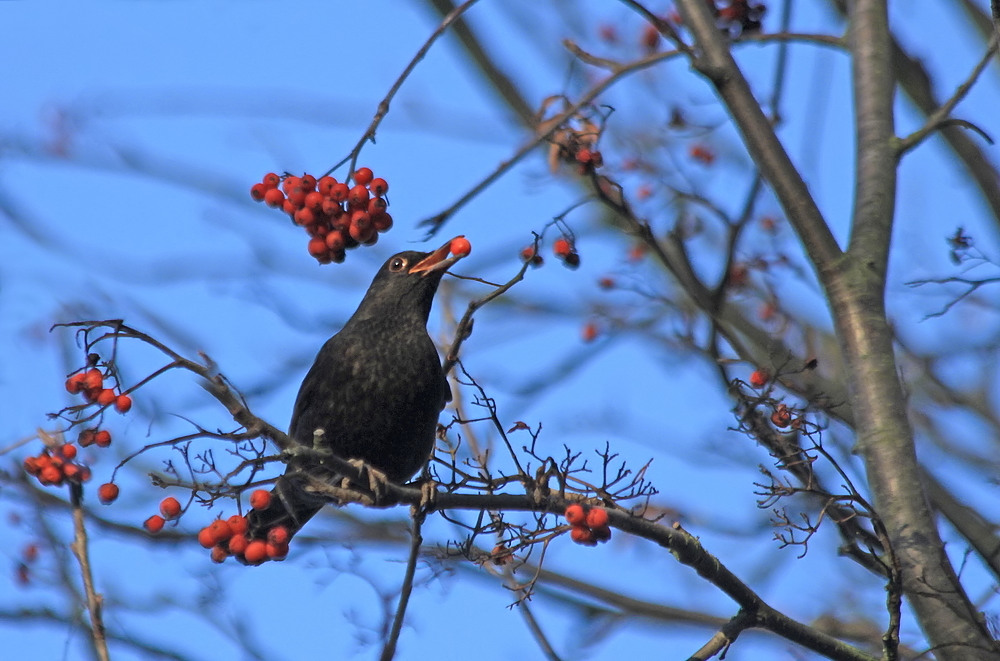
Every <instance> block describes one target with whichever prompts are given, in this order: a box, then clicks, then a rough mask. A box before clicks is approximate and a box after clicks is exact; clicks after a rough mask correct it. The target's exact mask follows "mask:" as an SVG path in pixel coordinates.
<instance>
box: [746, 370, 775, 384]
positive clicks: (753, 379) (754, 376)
mask: <svg viewBox="0 0 1000 661" xmlns="http://www.w3.org/2000/svg"><path fill="white" fill-rule="evenodd" d="M770 378H771V376H770V375H769V374H768V373H767V370H763V369H755V370H754V371H753V372H751V373H750V385H751V386H753V387H754V388H763V387H764V386H765V385H767V382H768V380H769V379H770Z"/></svg>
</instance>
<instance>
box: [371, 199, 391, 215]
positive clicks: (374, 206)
mask: <svg viewBox="0 0 1000 661" xmlns="http://www.w3.org/2000/svg"><path fill="white" fill-rule="evenodd" d="M387 206H388V205H387V204H386V203H385V200H383V199H382V198H381V197H373V198H372V199H370V200H368V207H367V211H368V214H369V215H375V214H377V213H385V210H386V208H387Z"/></svg>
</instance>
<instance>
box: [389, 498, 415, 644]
mask: <svg viewBox="0 0 1000 661" xmlns="http://www.w3.org/2000/svg"><path fill="white" fill-rule="evenodd" d="M423 521H424V510H423V509H422V508H420V507H414V508H413V537H412V538H411V540H410V557H409V559H408V560H407V562H406V575H405V576H404V577H403V587H402V589H401V590H400V592H399V603H398V604H397V605H396V616H395V617H394V618H393V620H392V630H391V631H390V632H389V638H388V639H387V640H386V641H385V646H384V647H383V648H382V656H381V657H380V659H381V661H390V659H392V657H393V656H395V654H396V643H397V642H398V641H399V634H400V632H401V631H402V630H403V620H404V619H405V618H406V606H407V604H409V603H410V595H411V594H412V593H413V577H414V576H415V575H416V573H417V560H418V559H419V558H420V547H421V546H422V545H423V543H424V538H423V536H422V535H421V534H420V526H421V524H422V523H423Z"/></svg>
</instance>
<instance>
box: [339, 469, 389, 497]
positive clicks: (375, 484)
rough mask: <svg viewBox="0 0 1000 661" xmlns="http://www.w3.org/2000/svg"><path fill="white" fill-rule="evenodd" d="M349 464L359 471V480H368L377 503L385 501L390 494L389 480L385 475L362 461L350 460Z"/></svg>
mask: <svg viewBox="0 0 1000 661" xmlns="http://www.w3.org/2000/svg"><path fill="white" fill-rule="evenodd" d="M347 463H349V464H350V465H352V466H354V467H355V468H357V469H358V473H359V479H361V480H364V479H366V478H367V480H368V490H369V491H370V492H371V493H372V495H373V496H374V498H375V502H376V503H378V502H379V501H381V500H383V499H384V498H385V496H386V494H387V493H388V492H389V488H388V487H389V478H388V477H386V475H385V473H383V472H382V471H380V470H377V469H375V468H372V467H371V466H369V465H368V464H366V463H365V462H364V461H362V460H361V459H348V460H347Z"/></svg>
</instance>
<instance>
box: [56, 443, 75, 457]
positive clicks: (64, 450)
mask: <svg viewBox="0 0 1000 661" xmlns="http://www.w3.org/2000/svg"><path fill="white" fill-rule="evenodd" d="M59 454H61V455H62V456H63V459H68V460H73V459H75V458H76V446H75V445H73V444H72V443H66V444H64V445H62V446H60V448H59Z"/></svg>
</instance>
